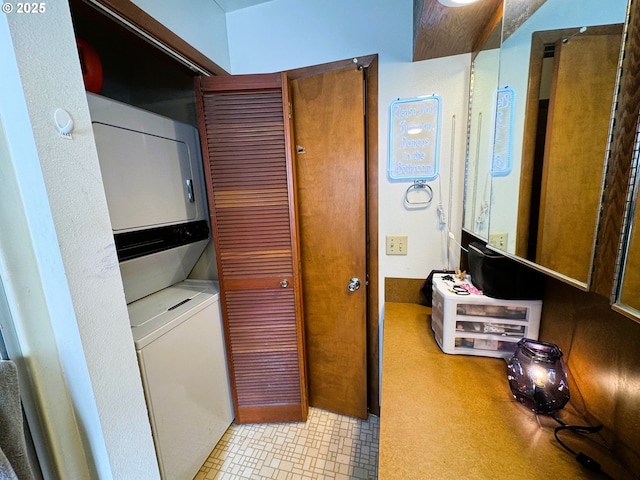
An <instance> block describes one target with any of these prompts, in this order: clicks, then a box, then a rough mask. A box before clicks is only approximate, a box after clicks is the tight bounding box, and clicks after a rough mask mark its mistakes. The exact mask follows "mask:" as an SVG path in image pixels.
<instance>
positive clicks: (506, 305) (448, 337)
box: [431, 275, 542, 358]
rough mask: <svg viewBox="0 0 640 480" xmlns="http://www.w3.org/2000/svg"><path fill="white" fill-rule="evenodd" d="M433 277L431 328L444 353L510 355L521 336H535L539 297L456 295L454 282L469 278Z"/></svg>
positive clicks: (458, 282) (539, 308)
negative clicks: (537, 298)
mask: <svg viewBox="0 0 640 480" xmlns="http://www.w3.org/2000/svg"><path fill="white" fill-rule="evenodd" d="M443 276H444V275H434V277H433V298H432V314H431V328H432V329H433V331H434V334H435V337H436V341H437V342H438V345H440V348H441V349H442V351H443V352H445V353H454V354H466V355H480V356H485V357H499V358H506V357H510V356H511V355H512V354H513V352H514V351H515V348H516V344H517V343H518V341H519V340H520V339H521V338H523V337H526V338H532V339H537V338H538V331H539V329H540V314H541V312H542V300H501V299H497V298H492V297H487V296H485V295H482V294H477V293H470V294H469V295H460V294H458V293H456V292H455V291H454V289H453V286H454V284H455V285H465V284H466V285H469V286H472V284H471V281H470V279H469V278H467V280H466V281H459V280H456V281H455V282H452V281H448V280H443V278H442V277H443Z"/></svg>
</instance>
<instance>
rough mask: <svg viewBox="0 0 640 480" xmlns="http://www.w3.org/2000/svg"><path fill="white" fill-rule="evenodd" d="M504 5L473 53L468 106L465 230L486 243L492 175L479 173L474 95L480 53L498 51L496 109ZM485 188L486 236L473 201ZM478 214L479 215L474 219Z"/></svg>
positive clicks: (489, 140) (463, 215) (493, 100)
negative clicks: (479, 174) (486, 203)
mask: <svg viewBox="0 0 640 480" xmlns="http://www.w3.org/2000/svg"><path fill="white" fill-rule="evenodd" d="M503 6H504V1H503V2H500V3H499V4H498V7H497V9H496V11H495V14H494V16H493V17H492V18H494V20H495V23H492V24H490V25H488V26H487V29H486V31H485V32H484V35H483V36H482V38H481V39H480V42H479V43H478V45H477V46H476V48H475V49H474V51H473V52H472V54H471V69H470V79H469V96H468V98H469V105H468V112H467V113H468V114H467V138H466V150H465V165H464V194H463V199H462V205H463V209H462V230H463V231H464V232H466V233H468V234H470V235H472V236H473V237H475V238H477V239H481V240H483V241H485V242H488V236H489V205H490V203H491V179H490V178H484V179H481V178H479V176H478V161H479V159H478V155H477V154H476V152H479V149H480V141H481V138H482V137H481V136H480V135H475V137H474V130H475V131H477V129H478V125H477V124H476V123H475V122H474V119H473V114H474V110H473V97H474V94H475V95H477V92H476V90H477V83H478V82H477V78H478V75H477V72H476V70H477V69H476V61H477V59H478V56H479V55H480V54H481V53H482V52H484V51H492V50H498V51H497V52H496V55H497V57H498V58H497V64H496V68H495V77H496V81H495V86H494V89H493V91H492V92H491V99H490V100H489V102H491V103H492V104H494V109H495V91H497V88H498V73H499V70H498V67H499V64H500V52H499V50H500V44H501V42H502V20H503V18H502V16H503V15H502V14H503ZM493 45H495V47H492V46H493ZM491 114H492V115H491V117H490V118H488V119H487V120H486V121H487V124H490V126H491V129H490V132H491V138H487V139H486V141H487V142H489V150H490V153H489V155H490V156H492V155H493V128H494V123H495V110H492V112H491ZM472 138H474V139H475V145H474V146H475V150H476V152H473V151H472V145H471V143H472ZM488 161H489V160H488ZM471 164H474V165H473V178H471V176H470V173H471V168H470V167H471ZM488 173H490V172H488ZM470 182H471V183H470ZM479 182H480V183H479ZM485 189H486V190H488V192H487V193H488V199H487V202H488V205H487V211H486V220H485V221H484V223H486V227H485V230H486V232H487V233H486V236H484V235H483V234H482V233H481V232H477V231H475V228H474V227H473V226H474V225H475V223H476V218H477V216H476V215H475V213H476V212H475V210H476V205H475V204H473V200H474V199H475V198H476V195H477V192H478V191H479V190H483V191H484V190H485ZM470 195H471V196H472V197H473V198H471V199H470V197H469V196H470ZM470 202H471V203H470ZM467 207H470V208H471V211H468V209H467ZM474 216H475V217H476V218H473V217H474ZM468 222H470V224H471V227H467V226H466V224H467V223H468Z"/></svg>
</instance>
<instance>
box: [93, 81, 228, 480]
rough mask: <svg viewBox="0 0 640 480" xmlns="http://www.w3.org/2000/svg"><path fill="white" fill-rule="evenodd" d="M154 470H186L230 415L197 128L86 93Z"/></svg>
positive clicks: (169, 477)
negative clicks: (198, 267)
mask: <svg viewBox="0 0 640 480" xmlns="http://www.w3.org/2000/svg"><path fill="white" fill-rule="evenodd" d="M87 97H88V101H89V109H90V112H91V121H92V125H93V131H94V136H95V140H96V147H97V150H98V157H99V161H100V169H101V173H102V178H103V182H104V187H105V193H106V197H107V205H108V208H109V216H110V218H111V224H112V228H113V233H114V239H115V243H116V250H117V252H118V260H119V262H120V271H121V274H122V281H123V285H124V291H125V297H126V301H127V304H128V310H129V318H130V320H131V331H132V335H133V340H134V343H135V348H136V351H137V355H138V363H139V366H140V374H141V377H142V382H143V386H144V390H145V397H146V402H147V407H148V411H149V421H150V423H151V429H152V433H153V438H154V443H155V448H156V454H157V457H158V463H159V467H160V474H161V476H162V478H164V479H166V480H182V479H185V480H186V479H189V480H190V479H192V478H193V477H194V476H195V475H196V474H197V472H198V470H199V468H200V467H201V466H202V464H203V463H204V461H205V460H206V458H207V457H208V455H209V453H210V452H211V451H212V450H213V448H214V447H215V445H216V444H217V443H218V441H219V439H220V438H221V437H222V435H223V434H224V432H225V431H226V429H227V428H228V427H229V425H230V424H231V422H232V420H233V406H232V400H231V392H230V388H229V375H228V371H227V363H226V355H225V350H224V334H223V327H222V321H221V314H220V304H219V288H218V284H217V282H215V281H205V280H189V279H187V277H188V275H189V273H190V272H191V270H192V269H193V267H194V265H195V264H196V262H197V260H198V259H199V258H200V255H201V254H202V252H203V251H204V249H205V247H206V246H207V244H208V243H209V242H210V241H211V234H210V227H209V224H208V211H207V202H206V194H205V191H206V190H205V185H204V179H203V173H202V171H203V169H202V161H201V156H200V144H199V140H198V132H197V130H196V129H195V128H193V127H192V126H190V125H186V124H183V123H180V122H176V121H174V120H171V119H168V118H165V117H162V116H159V115H156V114H153V113H150V112H146V111H143V110H140V109H138V108H135V107H132V106H130V105H126V104H123V103H120V102H116V101H114V100H111V99H107V98H105V97H101V96H98V95H94V94H87Z"/></svg>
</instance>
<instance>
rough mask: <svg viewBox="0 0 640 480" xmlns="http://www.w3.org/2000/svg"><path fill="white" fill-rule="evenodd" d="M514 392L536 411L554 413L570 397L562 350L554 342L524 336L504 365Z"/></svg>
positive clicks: (523, 402)
mask: <svg viewBox="0 0 640 480" xmlns="http://www.w3.org/2000/svg"><path fill="white" fill-rule="evenodd" d="M507 379H508V380H509V387H510V388H511V392H512V393H513V396H514V397H515V398H516V400H518V401H519V402H520V403H522V404H523V405H525V406H526V407H528V408H530V409H531V410H533V411H534V412H536V413H544V414H553V413H554V412H556V411H558V410H561V409H562V408H563V407H564V406H565V405H566V404H567V402H568V401H569V385H568V383H567V374H566V373H565V371H564V364H563V362H562V351H561V350H560V348H558V346H557V345H555V344H553V343H545V342H539V341H537V340H532V339H529V338H523V339H522V340H520V341H519V342H518V345H517V347H516V351H515V352H514V354H513V357H511V359H510V360H509V363H508V365H507Z"/></svg>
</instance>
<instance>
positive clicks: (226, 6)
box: [213, 0, 271, 12]
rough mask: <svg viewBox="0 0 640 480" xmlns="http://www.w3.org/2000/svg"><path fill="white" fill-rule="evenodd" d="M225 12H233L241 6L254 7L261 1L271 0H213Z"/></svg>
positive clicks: (268, 0)
mask: <svg viewBox="0 0 640 480" xmlns="http://www.w3.org/2000/svg"><path fill="white" fill-rule="evenodd" d="M213 1H214V2H215V3H217V4H218V6H219V7H220V8H222V10H224V11H225V12H233V11H234V10H240V9H241V8H247V7H253V6H254V5H258V4H260V3H265V2H270V1H271V0H213Z"/></svg>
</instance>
